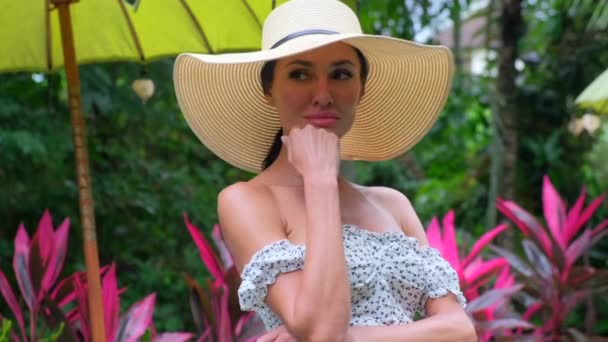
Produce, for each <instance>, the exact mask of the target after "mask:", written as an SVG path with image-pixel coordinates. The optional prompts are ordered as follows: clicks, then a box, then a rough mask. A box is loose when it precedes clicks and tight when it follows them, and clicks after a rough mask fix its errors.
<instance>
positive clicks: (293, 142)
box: [282, 125, 340, 179]
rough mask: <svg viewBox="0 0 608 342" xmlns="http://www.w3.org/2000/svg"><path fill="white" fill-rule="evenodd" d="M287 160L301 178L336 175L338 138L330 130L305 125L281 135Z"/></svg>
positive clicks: (338, 164)
mask: <svg viewBox="0 0 608 342" xmlns="http://www.w3.org/2000/svg"><path fill="white" fill-rule="evenodd" d="M282 141H283V144H284V145H285V147H286V148H287V156H288V160H289V162H290V163H291V165H293V167H294V168H295V169H296V170H297V171H298V172H299V173H300V175H301V176H302V177H303V178H305V179H306V178H309V177H321V179H323V178H325V177H327V178H328V179H330V177H332V178H333V179H335V178H336V177H338V171H339V167H340V138H338V136H337V135H336V134H334V133H332V132H328V131H326V130H324V129H321V128H317V127H314V126H312V125H306V126H304V128H301V129H300V128H294V129H292V130H291V131H290V132H289V135H287V136H283V137H282Z"/></svg>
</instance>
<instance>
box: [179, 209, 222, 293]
mask: <svg viewBox="0 0 608 342" xmlns="http://www.w3.org/2000/svg"><path fill="white" fill-rule="evenodd" d="M184 221H185V223H186V227H187V228H188V231H189V232H190V235H191V236H192V239H193V240H194V243H195V244H196V247H198V251H199V253H200V254H201V260H202V261H203V263H204V264H205V266H207V269H208V270H209V273H211V275H212V276H213V278H214V279H215V280H216V281H219V282H220V283H223V280H224V277H223V275H224V272H223V270H222V267H221V265H220V262H219V260H218V257H217V255H216V254H215V251H214V250H213V248H212V247H211V245H209V243H208V242H207V239H205V237H204V236H203V234H202V233H201V232H200V230H199V229H198V228H196V226H195V225H193V224H192V223H190V221H189V220H188V216H187V215H186V214H184Z"/></svg>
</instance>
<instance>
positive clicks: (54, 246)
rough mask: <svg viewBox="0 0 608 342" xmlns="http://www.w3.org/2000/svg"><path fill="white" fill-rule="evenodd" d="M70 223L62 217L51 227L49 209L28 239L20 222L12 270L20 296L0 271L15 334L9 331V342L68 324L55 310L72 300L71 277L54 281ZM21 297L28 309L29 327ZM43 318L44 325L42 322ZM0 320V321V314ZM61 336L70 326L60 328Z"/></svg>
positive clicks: (32, 338)
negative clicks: (14, 326) (15, 326)
mask: <svg viewBox="0 0 608 342" xmlns="http://www.w3.org/2000/svg"><path fill="white" fill-rule="evenodd" d="M69 229H70V222H69V220H68V219H65V220H64V221H63V223H61V225H59V227H58V228H57V229H54V228H53V224H52V218H51V214H50V213H49V211H48V210H47V211H45V212H44V214H43V215H42V218H41V219H40V221H39V223H38V228H37V230H36V233H35V234H34V237H33V238H32V239H30V237H29V235H28V234H27V231H26V229H25V226H24V225H23V224H21V225H20V226H19V229H18V231H17V235H16V237H15V252H14V255H13V269H14V272H15V278H16V280H17V284H18V286H19V290H20V294H21V297H20V298H19V297H17V296H16V295H15V293H14V292H13V289H12V287H11V286H10V284H9V282H8V279H7V278H6V276H5V273H4V272H3V271H2V270H0V291H1V292H2V296H3V297H4V300H5V302H6V303H7V304H8V307H9V308H10V310H11V311H12V313H13V317H14V320H15V321H16V322H17V327H18V328H19V329H18V334H17V333H16V332H15V331H11V333H10V336H11V337H10V340H12V341H38V340H39V339H40V338H42V336H45V335H46V334H47V333H49V332H50V331H54V330H56V329H57V328H58V327H59V325H61V324H64V326H66V327H67V326H68V325H69V323H68V321H67V318H66V316H65V315H63V314H62V311H61V310H60V309H59V308H61V307H65V306H66V305H67V304H69V303H70V302H72V301H73V299H74V298H75V297H74V294H73V292H72V283H71V277H68V278H65V279H63V280H62V281H59V282H57V279H58V277H59V274H60V273H61V269H62V268H63V263H64V260H65V256H66V251H67V239H68V233H69ZM19 299H21V300H22V301H23V302H25V304H26V306H27V310H28V311H29V317H28V318H29V319H28V321H29V330H28V331H26V328H25V323H26V321H25V317H24V314H23V310H22V307H21V306H20V302H21V300H19ZM41 317H42V318H43V319H44V321H45V323H46V324H44V325H43V324H42V320H41V319H40V318H41ZM0 321H4V319H3V318H2V317H0ZM62 331H63V332H62V335H61V336H62V337H68V336H70V335H71V336H70V337H72V338H74V336H73V335H72V334H71V331H70V329H67V328H66V329H62Z"/></svg>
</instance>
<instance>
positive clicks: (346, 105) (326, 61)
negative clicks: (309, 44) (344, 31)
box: [267, 43, 363, 137]
mask: <svg viewBox="0 0 608 342" xmlns="http://www.w3.org/2000/svg"><path fill="white" fill-rule="evenodd" d="M360 73H361V64H360V62H359V59H358V58H357V53H356V52H355V49H354V48H353V47H352V46H350V45H347V44H344V43H334V44H331V45H327V46H325V47H322V48H319V49H315V50H312V51H308V52H304V53H302V54H299V55H295V56H291V57H286V58H283V59H280V60H278V61H277V63H276V66H275V70H274V77H273V81H272V85H271V87H270V89H269V92H268V94H267V99H268V102H269V103H270V104H271V105H273V106H275V107H276V108H277V110H278V112H279V116H280V119H281V122H282V126H283V131H284V132H285V133H287V132H289V131H290V130H291V129H292V128H294V127H299V128H302V127H304V126H305V125H307V124H312V125H314V126H316V127H319V128H323V129H327V130H330V131H332V132H334V133H336V134H337V135H338V136H339V137H342V136H343V135H344V134H346V132H348V130H349V129H350V127H351V126H352V124H353V120H354V114H355V110H356V108H357V105H358V104H359V100H360V99H361V95H362V90H363V85H362V83H361V75H360Z"/></svg>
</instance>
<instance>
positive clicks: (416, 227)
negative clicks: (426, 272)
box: [362, 186, 428, 245]
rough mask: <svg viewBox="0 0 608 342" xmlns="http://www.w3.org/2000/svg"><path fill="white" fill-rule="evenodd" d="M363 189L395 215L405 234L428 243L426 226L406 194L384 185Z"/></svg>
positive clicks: (420, 241) (423, 243)
mask: <svg viewBox="0 0 608 342" xmlns="http://www.w3.org/2000/svg"><path fill="white" fill-rule="evenodd" d="M362 191H363V192H364V193H365V194H366V195H367V196H368V197H370V198H372V199H373V200H374V201H375V202H376V203H378V204H380V205H381V206H382V207H383V208H384V209H386V210H388V211H389V212H390V213H391V214H392V215H393V217H395V219H396V220H397V221H398V222H399V224H400V225H401V229H402V230H403V232H404V233H405V235H407V236H412V237H415V238H416V239H418V242H419V243H420V244H421V245H427V244H428V240H427V237H426V233H425V231H424V227H423V225H422V223H421V222H420V219H419V218H418V215H417V214H416V211H415V210H414V207H413V206H412V203H411V202H410V200H409V199H408V198H407V196H405V194H403V193H402V192H401V191H399V190H396V189H393V188H389V187H384V186H371V187H362Z"/></svg>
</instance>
